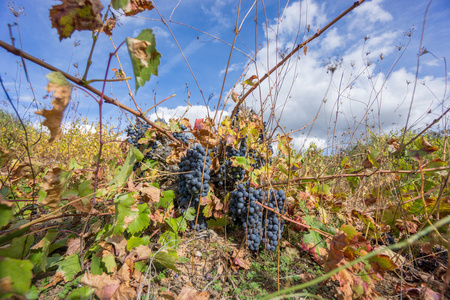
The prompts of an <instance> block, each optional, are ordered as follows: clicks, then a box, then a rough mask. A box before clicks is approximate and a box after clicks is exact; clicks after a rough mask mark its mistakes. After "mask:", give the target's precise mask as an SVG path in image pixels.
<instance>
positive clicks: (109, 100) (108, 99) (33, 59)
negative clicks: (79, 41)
mask: <svg viewBox="0 0 450 300" xmlns="http://www.w3.org/2000/svg"><path fill="white" fill-rule="evenodd" d="M0 47H2V48H4V49H5V50H6V51H8V52H10V53H12V54H14V55H16V56H20V57H22V58H25V59H27V60H29V61H31V62H33V63H35V64H37V65H39V66H41V67H44V68H46V69H48V70H50V71H53V72H60V73H61V74H62V75H63V76H64V77H66V78H67V79H68V80H70V81H72V82H73V83H75V84H76V85H78V86H81V87H83V88H85V89H87V90H89V91H91V92H92V93H94V94H96V95H97V96H99V97H102V92H101V91H99V90H97V89H96V88H94V87H92V86H90V85H88V84H86V82H85V81H83V80H81V79H78V78H76V77H74V76H72V75H70V74H68V73H66V72H64V71H61V70H60V69H58V68H56V67H54V66H52V65H50V64H48V63H46V62H44V61H42V60H40V59H38V58H36V57H34V56H32V55H30V54H28V53H26V52H24V51H22V50H20V49H17V48H16V47H14V46H11V45H9V44H7V43H5V42H4V41H2V40H0ZM103 100H105V102H106V103H109V104H112V105H115V106H117V107H119V108H121V109H123V110H125V111H127V112H129V113H131V114H133V115H135V116H136V117H138V118H140V119H142V120H143V121H145V122H146V123H147V124H149V125H150V126H152V127H153V128H155V129H156V130H158V131H159V132H161V133H162V134H164V135H165V136H167V137H168V138H169V139H170V140H172V141H173V142H175V143H177V144H183V143H182V142H181V141H179V140H177V139H176V138H174V137H173V136H172V134H171V133H170V132H167V131H165V130H164V129H163V128H161V127H160V126H158V125H156V124H155V123H153V122H152V121H150V119H148V118H147V117H146V116H145V115H144V114H142V113H140V112H138V111H137V110H134V109H132V108H131V107H128V106H126V105H124V104H122V103H120V102H118V101H117V100H115V99H113V98H111V97H108V96H106V95H103Z"/></svg>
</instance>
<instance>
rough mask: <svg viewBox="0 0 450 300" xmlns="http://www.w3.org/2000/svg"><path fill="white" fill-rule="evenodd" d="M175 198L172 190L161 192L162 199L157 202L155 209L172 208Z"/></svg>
mask: <svg viewBox="0 0 450 300" xmlns="http://www.w3.org/2000/svg"><path fill="white" fill-rule="evenodd" d="M174 198H175V192H174V191H172V190H167V191H164V192H162V198H161V199H160V200H159V202H158V203H157V205H156V208H160V207H163V208H167V209H170V208H172V205H173V199H174Z"/></svg>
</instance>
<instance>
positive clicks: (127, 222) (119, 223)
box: [113, 193, 150, 235]
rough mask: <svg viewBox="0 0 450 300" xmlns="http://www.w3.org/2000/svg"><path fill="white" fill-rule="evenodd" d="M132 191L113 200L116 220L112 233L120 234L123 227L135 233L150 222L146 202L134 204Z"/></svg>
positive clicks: (123, 229)
mask: <svg viewBox="0 0 450 300" xmlns="http://www.w3.org/2000/svg"><path fill="white" fill-rule="evenodd" d="M133 195H134V193H128V194H122V195H119V196H117V198H116V199H115V200H114V203H115V204H116V222H115V226H114V229H113V234H120V233H122V232H124V231H125V229H126V230H127V231H128V232H129V233H131V234H133V235H134V234H135V233H137V232H139V231H142V230H144V229H146V228H147V227H148V225H149V223H150V208H149V207H148V204H147V203H143V204H136V203H135V202H136V201H135V199H134V198H133Z"/></svg>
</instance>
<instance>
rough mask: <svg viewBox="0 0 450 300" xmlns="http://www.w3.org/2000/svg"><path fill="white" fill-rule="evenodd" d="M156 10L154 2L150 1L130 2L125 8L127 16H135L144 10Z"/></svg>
mask: <svg viewBox="0 0 450 300" xmlns="http://www.w3.org/2000/svg"><path fill="white" fill-rule="evenodd" d="M153 8H154V6H153V3H152V1H149V0H130V2H128V4H127V5H126V6H125V7H124V8H123V11H124V13H125V15H126V16H134V15H137V14H138V13H140V12H143V11H144V10H152V9H153Z"/></svg>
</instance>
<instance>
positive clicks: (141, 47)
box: [127, 38, 152, 68]
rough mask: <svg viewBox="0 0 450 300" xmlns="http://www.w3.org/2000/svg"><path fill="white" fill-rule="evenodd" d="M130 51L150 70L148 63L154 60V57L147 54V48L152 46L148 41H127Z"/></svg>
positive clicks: (131, 39) (130, 39) (129, 39)
mask: <svg viewBox="0 0 450 300" xmlns="http://www.w3.org/2000/svg"><path fill="white" fill-rule="evenodd" d="M127 45H128V51H129V52H130V53H131V54H132V55H133V56H134V57H135V58H136V59H137V60H139V61H140V62H141V64H142V65H143V66H144V67H146V68H148V61H149V60H150V59H152V55H151V54H150V53H148V52H147V47H148V46H150V45H151V43H150V42H148V41H142V40H138V39H133V38H128V39H127Z"/></svg>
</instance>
